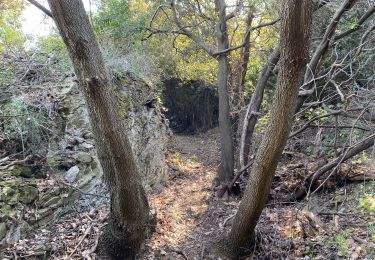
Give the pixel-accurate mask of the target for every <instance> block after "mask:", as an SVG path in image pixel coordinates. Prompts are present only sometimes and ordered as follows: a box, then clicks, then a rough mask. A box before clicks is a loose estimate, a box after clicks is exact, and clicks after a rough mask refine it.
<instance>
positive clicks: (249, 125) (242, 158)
mask: <svg viewBox="0 0 375 260" xmlns="http://www.w3.org/2000/svg"><path fill="white" fill-rule="evenodd" d="M279 58H280V48H279V47H277V48H276V49H275V50H274V51H273V53H272V55H271V58H270V59H269V61H268V62H267V64H266V65H265V66H264V68H263V70H262V73H261V74H260V77H259V79H258V82H257V85H256V87H255V90H254V93H253V95H252V96H251V100H250V104H249V105H248V107H247V110H246V115H245V118H244V122H243V126H242V132H241V137H240V149H239V163H240V167H239V168H243V167H245V165H247V164H248V163H249V156H250V148H251V141H252V138H253V133H254V128H255V125H256V123H257V121H258V113H259V110H260V106H261V104H262V101H263V94H264V90H265V88H266V85H267V82H268V79H269V77H270V76H271V74H272V70H273V69H274V68H275V66H276V64H277V62H278V60H279Z"/></svg>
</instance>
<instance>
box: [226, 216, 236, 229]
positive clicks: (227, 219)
mask: <svg viewBox="0 0 375 260" xmlns="http://www.w3.org/2000/svg"><path fill="white" fill-rule="evenodd" d="M235 215H236V214H233V215H232V216H229V217H227V218H226V219H224V221H223V227H225V225H226V224H227V222H228V221H229V220H231V219H232V218H233V217H234V216H235Z"/></svg>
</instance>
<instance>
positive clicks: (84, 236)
mask: <svg viewBox="0 0 375 260" xmlns="http://www.w3.org/2000/svg"><path fill="white" fill-rule="evenodd" d="M91 228H92V225H90V226H89V227H88V228H87V229H86V231H85V233H84V234H83V236H82V237H81V239H80V240H79V242H78V244H77V245H76V247H75V248H74V250H73V252H71V253H70V255H69V257H68V258H71V257H72V255H73V254H74V253H75V252H76V251H77V249H78V247H79V246H80V245H81V244H82V242H83V240H84V239H85V238H86V236H87V235H88V234H89V233H90V231H91Z"/></svg>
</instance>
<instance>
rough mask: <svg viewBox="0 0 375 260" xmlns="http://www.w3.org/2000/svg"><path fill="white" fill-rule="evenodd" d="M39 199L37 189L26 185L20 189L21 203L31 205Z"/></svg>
mask: <svg viewBox="0 0 375 260" xmlns="http://www.w3.org/2000/svg"><path fill="white" fill-rule="evenodd" d="M38 197H39V191H38V189H37V188H36V187H33V186H29V185H25V186H23V187H21V188H20V197H19V200H20V202H22V203H25V204H30V203H32V202H34V201H35V200H36V199H37V198H38Z"/></svg>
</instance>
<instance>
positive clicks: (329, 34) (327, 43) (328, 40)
mask: <svg viewBox="0 0 375 260" xmlns="http://www.w3.org/2000/svg"><path fill="white" fill-rule="evenodd" d="M357 1H358V0H345V1H344V2H343V3H342V5H341V6H340V8H339V9H338V10H337V11H336V13H335V14H334V15H333V17H332V19H331V22H330V24H329V25H328V27H327V29H326V31H325V33H324V36H323V38H322V40H321V41H320V44H319V46H318V47H317V48H316V50H315V52H314V54H313V56H312V58H311V60H310V62H309V64H308V66H307V70H306V73H305V77H304V81H305V82H308V81H311V79H313V78H314V77H315V74H316V73H317V71H318V69H319V68H320V66H321V65H322V63H323V60H324V57H325V55H326V54H327V51H328V50H329V48H330V47H331V46H332V42H333V41H334V34H335V32H336V29H337V25H338V23H339V21H340V19H341V17H342V16H343V14H344V13H345V12H347V11H349V10H350V9H351V8H352V7H353V6H354V4H355V3H356V2H357ZM314 82H315V81H314ZM314 82H313V83H310V84H308V85H305V84H304V87H303V88H300V90H301V92H303V93H304V95H299V96H298V99H297V106H296V112H298V111H299V109H300V108H301V107H302V105H303V103H304V102H305V100H306V99H307V98H308V96H310V95H311V94H312V93H313V92H314V90H313V89H314V88H315V87H314V86H315V85H314ZM305 92H306V93H305Z"/></svg>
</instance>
